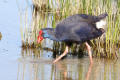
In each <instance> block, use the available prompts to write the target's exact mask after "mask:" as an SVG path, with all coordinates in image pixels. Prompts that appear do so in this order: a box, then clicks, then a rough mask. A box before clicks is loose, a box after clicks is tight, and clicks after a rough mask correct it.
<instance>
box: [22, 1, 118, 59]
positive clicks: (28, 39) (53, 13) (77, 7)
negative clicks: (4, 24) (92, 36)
mask: <svg viewBox="0 0 120 80" xmlns="http://www.w3.org/2000/svg"><path fill="white" fill-rule="evenodd" d="M32 9H33V11H32V20H31V23H30V25H29V26H27V25H24V26H23V27H24V28H23V27H22V29H23V30H22V31H21V32H23V33H21V37H22V41H23V42H24V43H23V46H26V44H27V46H32V45H33V44H34V47H37V46H39V45H38V44H37V43H36V40H37V36H38V31H39V30H40V29H41V28H44V27H53V28H55V27H56V24H57V23H58V22H59V21H61V20H62V19H64V18H66V17H67V16H70V15H73V14H81V13H85V14H90V15H99V14H101V13H104V12H107V13H108V17H107V19H106V20H107V25H106V27H105V30H106V33H105V36H104V37H103V38H99V39H96V40H95V41H94V40H91V42H92V45H93V46H92V47H93V53H95V54H94V56H99V57H108V58H114V57H116V55H117V53H118V49H119V44H120V28H119V26H120V24H119V23H120V1H119V0H117V1H114V0H113V1H112V0H43V1H42V0H33V7H32ZM25 15H26V17H24V21H25V22H27V20H26V19H27V14H25ZM21 17H22V16H21ZM25 24H27V23H25ZM29 31H30V32H29ZM43 44H45V42H44V43H43ZM60 45H61V46H63V45H62V43H60V44H58V47H59V46H60ZM73 49H74V46H73V48H72V49H71V51H74V50H73Z"/></svg>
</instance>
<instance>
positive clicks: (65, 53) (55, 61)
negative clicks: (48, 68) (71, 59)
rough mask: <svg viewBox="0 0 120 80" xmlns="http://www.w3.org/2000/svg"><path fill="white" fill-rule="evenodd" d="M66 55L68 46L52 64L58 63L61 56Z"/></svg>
mask: <svg viewBox="0 0 120 80" xmlns="http://www.w3.org/2000/svg"><path fill="white" fill-rule="evenodd" d="M67 53H68V46H66V48H65V51H64V53H63V54H61V55H60V56H59V57H58V58H56V59H55V60H54V61H53V63H56V62H57V61H59V60H60V59H61V58H62V57H63V56H65V55H66V54H67Z"/></svg>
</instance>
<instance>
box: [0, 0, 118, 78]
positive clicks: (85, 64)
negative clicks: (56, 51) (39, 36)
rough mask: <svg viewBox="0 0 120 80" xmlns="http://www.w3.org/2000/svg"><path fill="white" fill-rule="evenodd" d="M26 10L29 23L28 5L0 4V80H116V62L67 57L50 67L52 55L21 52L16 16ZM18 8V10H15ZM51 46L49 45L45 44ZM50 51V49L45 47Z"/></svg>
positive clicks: (44, 52)
mask: <svg viewBox="0 0 120 80" xmlns="http://www.w3.org/2000/svg"><path fill="white" fill-rule="evenodd" d="M26 5H27V6H28V9H30V10H29V11H28V13H29V15H28V16H29V18H30V20H31V1H30V2H29V3H27V2H26V1H25V0H24V1H18V0H17V1H15V0H11V1H10V0H1V1H0V32H1V33H2V38H1V40H0V79H1V80H120V77H119V74H120V69H119V68H120V60H119V59H118V60H105V59H96V58H94V64H92V65H90V63H89V58H88V56H85V57H83V58H78V57H77V56H76V57H73V56H71V55H68V56H67V57H65V58H64V59H63V60H61V61H59V62H58V63H56V64H52V61H53V60H54V58H53V55H52V54H53V52H52V51H46V50H40V49H37V50H36V49H25V50H24V49H22V48H21V44H22V43H21V35H20V12H24V11H25V10H26ZM21 6H22V8H21V9H20V10H19V7H21ZM47 43H51V44H52V41H47ZM47 46H49V47H51V45H47Z"/></svg>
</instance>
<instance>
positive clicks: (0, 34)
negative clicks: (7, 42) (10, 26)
mask: <svg viewBox="0 0 120 80" xmlns="http://www.w3.org/2000/svg"><path fill="white" fill-rule="evenodd" d="M1 38H2V33H1V32H0V40H1Z"/></svg>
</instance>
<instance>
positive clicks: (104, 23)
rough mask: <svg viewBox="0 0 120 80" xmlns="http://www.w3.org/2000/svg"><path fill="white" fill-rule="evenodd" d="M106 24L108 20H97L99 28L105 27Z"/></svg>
mask: <svg viewBox="0 0 120 80" xmlns="http://www.w3.org/2000/svg"><path fill="white" fill-rule="evenodd" d="M105 25H106V21H105V20H100V21H99V22H96V27H97V28H98V29H99V28H103V29H104V26H105Z"/></svg>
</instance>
